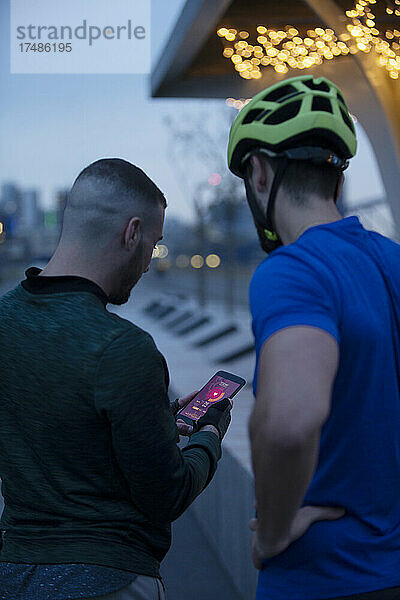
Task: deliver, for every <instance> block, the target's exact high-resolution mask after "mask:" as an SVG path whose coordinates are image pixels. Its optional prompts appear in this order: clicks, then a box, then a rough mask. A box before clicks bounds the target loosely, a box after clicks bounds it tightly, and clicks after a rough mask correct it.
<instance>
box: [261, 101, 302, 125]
mask: <svg viewBox="0 0 400 600" xmlns="http://www.w3.org/2000/svg"><path fill="white" fill-rule="evenodd" d="M300 107H301V100H296V101H295V102H288V104H285V105H284V106H281V107H280V108H278V110H275V111H274V112H273V113H272V114H270V115H269V117H267V118H266V119H264V121H263V123H265V124H266V125H278V123H284V122H285V121H288V120H289V119H293V117H295V116H296V115H297V114H298V113H299V110H300Z"/></svg>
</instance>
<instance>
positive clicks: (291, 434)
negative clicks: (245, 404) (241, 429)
mask: <svg viewBox="0 0 400 600" xmlns="http://www.w3.org/2000/svg"><path fill="white" fill-rule="evenodd" d="M323 422H324V421H323V419H308V420H304V419H295V420H294V421H292V422H285V421H284V420H283V419H277V420H276V421H275V422H274V421H272V420H270V421H262V420H260V419H257V418H254V417H252V418H251V419H250V421H249V437H250V442H251V445H252V446H253V447H255V446H257V445H259V444H261V445H262V446H264V447H265V446H266V445H267V446H270V447H279V448H289V449H290V448H296V447H299V446H303V445H304V444H307V443H308V442H309V440H310V439H312V438H314V436H315V435H318V434H319V433H320V431H321V428H322V425H323Z"/></svg>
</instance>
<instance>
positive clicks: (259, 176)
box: [250, 154, 267, 193]
mask: <svg viewBox="0 0 400 600" xmlns="http://www.w3.org/2000/svg"><path fill="white" fill-rule="evenodd" d="M250 163H251V175H250V179H251V182H252V185H253V188H254V189H255V190H256V191H257V192H261V193H262V192H265V191H266V188H267V174H266V168H265V164H264V161H263V160H262V159H261V158H260V156H257V154H253V155H252V156H251V158H250Z"/></svg>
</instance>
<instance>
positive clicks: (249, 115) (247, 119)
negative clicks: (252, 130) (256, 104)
mask: <svg viewBox="0 0 400 600" xmlns="http://www.w3.org/2000/svg"><path fill="white" fill-rule="evenodd" d="M263 112H265V111H264V109H263V108H253V110H249V112H248V113H247V115H246V116H245V118H244V119H243V121H242V125H246V123H252V122H253V121H255V120H256V118H257V117H258V116H259V115H260V114H261V113H263ZM268 112H269V111H268Z"/></svg>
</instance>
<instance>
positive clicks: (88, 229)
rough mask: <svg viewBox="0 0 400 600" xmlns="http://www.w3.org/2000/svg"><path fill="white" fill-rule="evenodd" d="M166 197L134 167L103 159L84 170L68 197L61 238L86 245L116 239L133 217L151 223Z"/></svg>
mask: <svg viewBox="0 0 400 600" xmlns="http://www.w3.org/2000/svg"><path fill="white" fill-rule="evenodd" d="M160 205H161V207H163V208H166V206H167V202H166V199H165V196H164V194H163V193H162V192H161V190H160V189H159V188H158V187H157V186H156V184H155V183H154V182H153V181H152V180H151V179H150V178H149V177H148V176H147V175H146V173H144V171H142V170H141V169H139V167H136V166H135V165H133V164H132V163H130V162H128V161H126V160H122V159H120V158H103V159H100V160H97V161H96V162H93V163H92V164H90V165H89V166H88V167H86V168H85V169H83V171H81V173H79V175H78V177H77V178H76V180H75V182H74V184H73V186H72V188H71V190H70V192H69V193H68V195H67V201H66V205H65V210H64V215H63V224H62V231H61V238H63V239H65V241H67V240H74V241H80V242H82V243H84V242H85V241H87V242H95V241H96V240H97V241H100V240H101V239H106V238H109V237H111V236H112V235H116V234H117V233H118V231H119V230H121V229H122V227H123V226H124V224H126V223H127V222H128V220H129V219H130V218H131V217H133V216H138V217H140V218H141V219H142V220H143V222H144V223H147V222H148V221H149V220H150V219H151V217H152V215H153V214H155V213H156V212H157V209H158V208H159V207H160Z"/></svg>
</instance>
